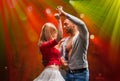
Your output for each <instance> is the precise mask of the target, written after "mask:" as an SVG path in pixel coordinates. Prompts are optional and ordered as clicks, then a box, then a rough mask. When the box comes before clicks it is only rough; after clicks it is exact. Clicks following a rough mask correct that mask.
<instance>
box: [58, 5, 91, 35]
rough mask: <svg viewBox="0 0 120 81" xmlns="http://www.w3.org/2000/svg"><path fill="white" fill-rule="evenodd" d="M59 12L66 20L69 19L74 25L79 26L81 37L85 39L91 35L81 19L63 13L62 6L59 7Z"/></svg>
mask: <svg viewBox="0 0 120 81" xmlns="http://www.w3.org/2000/svg"><path fill="white" fill-rule="evenodd" d="M57 10H58V12H59V13H60V14H61V15H63V16H65V17H66V18H68V19H69V20H70V21H72V22H73V23H74V24H76V25H77V27H78V30H79V32H80V34H81V36H83V37H84V36H88V35H89V32H88V29H87V27H86V25H85V23H84V22H83V21H82V20H80V19H79V18H77V17H75V16H73V15H71V14H69V13H67V12H65V11H63V9H62V7H61V6H58V7H57Z"/></svg>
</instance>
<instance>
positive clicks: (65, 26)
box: [64, 19, 73, 34]
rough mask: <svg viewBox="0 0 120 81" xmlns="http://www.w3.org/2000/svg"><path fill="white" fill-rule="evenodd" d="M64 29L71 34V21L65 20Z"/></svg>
mask: <svg viewBox="0 0 120 81" xmlns="http://www.w3.org/2000/svg"><path fill="white" fill-rule="evenodd" d="M64 29H65V32H66V33H67V34H68V33H71V32H72V31H73V23H72V22H71V21H70V20H68V19H65V20H64Z"/></svg>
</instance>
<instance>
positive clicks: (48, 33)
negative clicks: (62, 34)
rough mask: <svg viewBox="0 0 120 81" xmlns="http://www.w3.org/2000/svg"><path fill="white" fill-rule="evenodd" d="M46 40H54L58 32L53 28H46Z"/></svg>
mask: <svg viewBox="0 0 120 81" xmlns="http://www.w3.org/2000/svg"><path fill="white" fill-rule="evenodd" d="M45 38H46V40H47V41H48V40H52V39H56V38H57V32H56V30H55V29H54V28H52V27H46V28H45Z"/></svg>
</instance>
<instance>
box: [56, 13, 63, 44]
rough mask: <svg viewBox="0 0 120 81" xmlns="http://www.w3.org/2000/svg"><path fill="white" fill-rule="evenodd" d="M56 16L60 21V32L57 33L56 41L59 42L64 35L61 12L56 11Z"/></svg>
mask: <svg viewBox="0 0 120 81" xmlns="http://www.w3.org/2000/svg"><path fill="white" fill-rule="evenodd" d="M55 18H56V19H57V21H58V33H57V38H56V41H57V42H59V41H60V40H61V39H62V37H63V30H62V22H61V18H60V15H59V14H57V13H56V14H55Z"/></svg>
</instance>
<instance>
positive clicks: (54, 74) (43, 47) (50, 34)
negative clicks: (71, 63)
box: [34, 14, 65, 81]
mask: <svg viewBox="0 0 120 81" xmlns="http://www.w3.org/2000/svg"><path fill="white" fill-rule="evenodd" d="M55 18H56V19H57V21H58V31H57V29H56V27H55V26H54V25H53V24H52V23H45V24H44V25H43V27H42V32H41V34H40V40H39V42H38V46H39V51H40V52H41V54H42V56H43V57H42V61H43V65H44V66H45V69H44V71H43V72H42V73H41V74H40V75H39V76H38V77H37V78H36V79H35V80H34V81H65V80H64V79H63V77H62V75H61V74H60V71H59V66H60V52H59V50H58V46H57V44H58V42H59V41H60V40H61V39H62V35H63V31H62V24H61V19H60V16H59V14H55Z"/></svg>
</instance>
